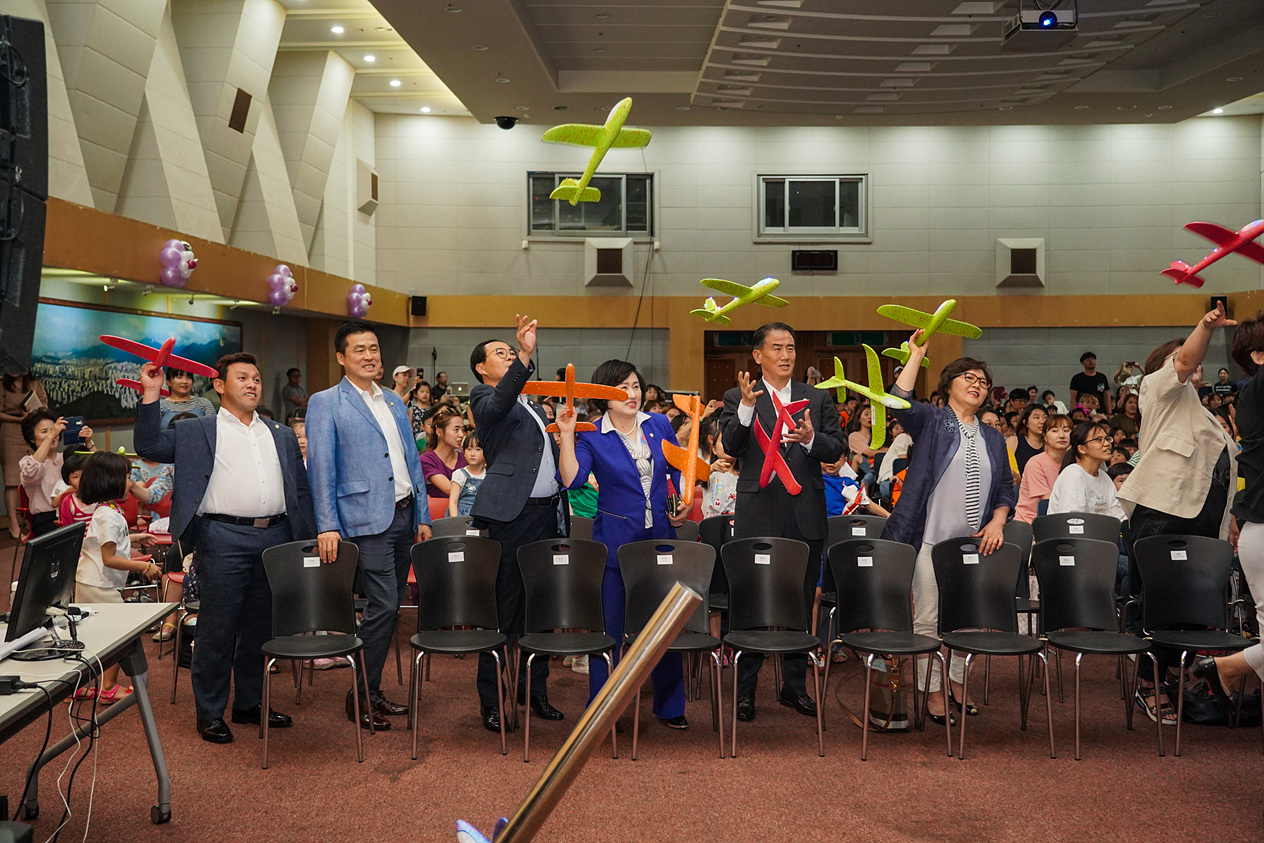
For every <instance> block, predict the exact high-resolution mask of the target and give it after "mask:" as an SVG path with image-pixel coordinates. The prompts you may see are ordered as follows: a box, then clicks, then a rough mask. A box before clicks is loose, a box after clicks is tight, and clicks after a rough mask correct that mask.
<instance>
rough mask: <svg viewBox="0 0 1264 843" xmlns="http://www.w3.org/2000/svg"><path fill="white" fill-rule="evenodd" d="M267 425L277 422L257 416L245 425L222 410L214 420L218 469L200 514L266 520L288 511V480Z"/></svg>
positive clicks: (215, 471)
mask: <svg viewBox="0 0 1264 843" xmlns="http://www.w3.org/2000/svg"><path fill="white" fill-rule="evenodd" d="M268 424H277V423H276V422H266V421H264V420H263V419H261V418H259V414H258V413H254V414H253V415H252V416H251V418H250V424H249V425H244V424H242V423H241V420H240V419H238V418H237V417H236V416H234V415H233V414H232V413H230V412H228V410H226V409H224V408H223V407H220V410H219V413H218V414H217V415H216V417H215V467H214V468H212V469H211V479H210V481H208V482H207V484H206V493H205V494H204V495H203V496H202V504H201V505H200V506H199V507H198V515H205V514H206V513H208V512H209V513H212V514H215V515H234V516H237V517H238V518H264V517H266V516H269V515H280V514H281V513H282V512H285V478H284V477H283V476H282V474H281V458H280V456H279V455H278V454H277V447H276V440H274V439H273V438H272V431H270V430H268ZM277 426H278V427H279V426H280V425H279V424H278V425H277Z"/></svg>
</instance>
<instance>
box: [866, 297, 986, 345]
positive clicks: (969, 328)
mask: <svg viewBox="0 0 1264 843" xmlns="http://www.w3.org/2000/svg"><path fill="white" fill-rule="evenodd" d="M956 306H957V300H956V299H948V301H946V302H944V303H943V304H941V305H940V306H939V307H937V308H935V312H934V313H933V314H932V313H924V312H922V311H920V310H914V309H913V308H911V307H904V306H903V305H898V304H884V305H882V306H881V307H879V308H878V314H879V315H881V316H885V317H887V318H888V319H894V320H895V321H896V322H900V323H902V324H904V325H908V326H909V327H911V328H921V329H922V338H921V340H919V341H918V343H917V344H918V345H919V346H920V345H926V341H927V340H928V339H930V338H931V337H932V336H934V335H935V334H936V333H941V334H948V335H949V336H951V337H967V338H969V339H972V340H973V339H978V338H979V337H981V336H982V335H983V329H982V328H978V327H975V326H974V325H971V324H970V323H969V322H958V321H957V320H956V319H949V318H948V315H949V314H950V313H952V309H953V308H954V307H956Z"/></svg>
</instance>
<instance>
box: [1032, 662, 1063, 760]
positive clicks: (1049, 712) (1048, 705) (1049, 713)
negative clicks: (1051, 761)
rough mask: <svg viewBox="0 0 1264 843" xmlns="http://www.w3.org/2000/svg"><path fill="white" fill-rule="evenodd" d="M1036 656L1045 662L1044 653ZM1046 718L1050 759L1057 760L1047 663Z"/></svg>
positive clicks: (1047, 666) (1046, 663)
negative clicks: (1054, 746)
mask: <svg viewBox="0 0 1264 843" xmlns="http://www.w3.org/2000/svg"><path fill="white" fill-rule="evenodd" d="M1036 656H1037V657H1038V658H1039V659H1040V660H1041V661H1042V662H1045V657H1044V653H1037V654H1036ZM1045 718H1046V719H1047V722H1048V729H1049V757H1050V758H1057V757H1058V756H1057V753H1056V752H1055V751H1054V748H1053V697H1052V696H1051V695H1050V693H1049V663H1048V662H1045Z"/></svg>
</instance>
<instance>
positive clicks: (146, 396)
mask: <svg viewBox="0 0 1264 843" xmlns="http://www.w3.org/2000/svg"><path fill="white" fill-rule="evenodd" d="M162 382H163V371H162V367H161V366H155V365H154V364H153V363H146V364H145V365H143V366H141V367H140V386H141V392H142V397H141V403H143V404H152V403H154V402H155V401H157V400H158V397H159V395H160V393H161V392H162Z"/></svg>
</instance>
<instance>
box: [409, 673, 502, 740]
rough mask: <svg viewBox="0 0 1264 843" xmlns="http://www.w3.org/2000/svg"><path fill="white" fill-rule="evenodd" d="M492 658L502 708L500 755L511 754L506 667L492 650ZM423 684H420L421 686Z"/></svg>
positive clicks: (499, 702)
mask: <svg viewBox="0 0 1264 843" xmlns="http://www.w3.org/2000/svg"><path fill="white" fill-rule="evenodd" d="M492 658H494V659H495V660H496V704H497V705H499V706H500V754H501V755H508V754H509V745H508V744H506V743H505V681H504V666H503V665H502V664H501V663H500V653H498V652H496V651H495V650H492ZM420 684H421V683H418V685H420Z"/></svg>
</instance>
